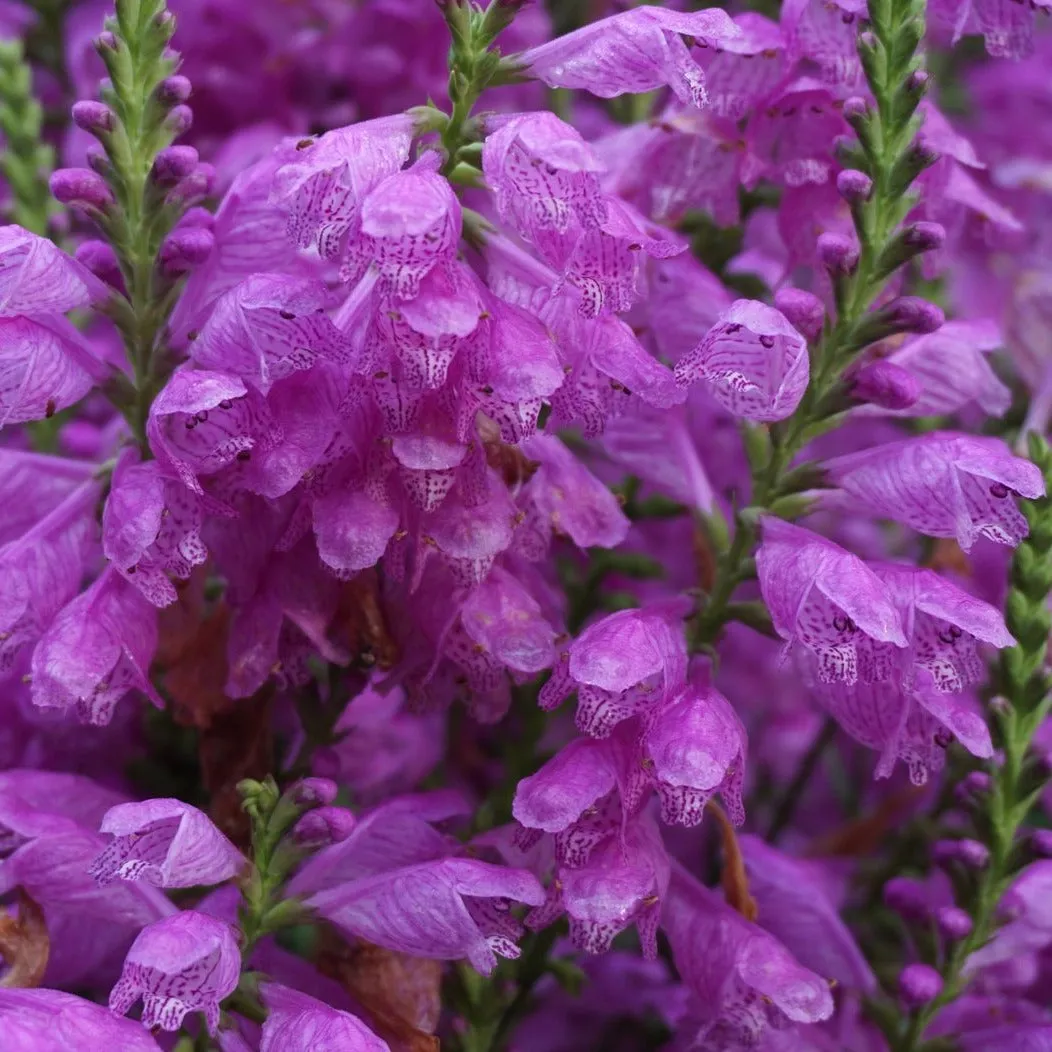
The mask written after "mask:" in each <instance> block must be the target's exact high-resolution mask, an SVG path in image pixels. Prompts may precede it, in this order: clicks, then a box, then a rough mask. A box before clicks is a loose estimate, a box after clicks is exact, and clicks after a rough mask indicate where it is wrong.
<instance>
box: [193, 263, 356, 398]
mask: <svg viewBox="0 0 1052 1052" xmlns="http://www.w3.org/2000/svg"><path fill="white" fill-rule="evenodd" d="M328 301H329V295H328V292H327V291H326V289H325V286H324V285H322V284H321V282H316V281H312V280H310V279H307V278H292V277H288V276H286V275H284V274H253V275H252V276H251V277H249V278H246V279H245V280H244V281H242V282H240V283H239V284H238V285H236V286H235V287H234V288H232V289H231V290H230V291H229V292H227V293H225V294H224V295H223V296H221V297H220V299H219V301H218V302H217V303H216V305H215V308H214V309H213V311H212V314H211V316H210V317H209V319H208V321H207V322H206V323H205V324H204V326H203V327H202V329H201V331H200V333H199V334H198V337H197V339H195V340H194V341H193V343H192V344H191V345H190V354H191V357H192V358H193V360H194V361H195V362H196V363H197V365H198V366H200V367H201V368H203V369H215V370H220V371H224V372H228V373H233V374H235V375H236V376H240V377H241V378H242V379H243V380H245V381H247V382H248V383H250V384H252V385H253V386H254V387H255V388H256V389H257V390H258V391H260V392H262V393H263V394H266V393H267V392H268V391H269V390H270V388H271V386H272V385H273V384H274V383H276V382H277V381H278V380H281V379H283V378H284V377H286V376H291V375H292V373H294V372H296V371H298V370H300V369H309V368H310V367H311V366H312V365H313V364H314V363H315V362H316V361H317V360H318V359H319V358H325V359H327V360H330V361H336V362H344V363H345V362H347V361H349V359H350V354H351V352H350V346H349V344H348V341H347V340H346V338H345V337H344V336H343V335H341V333H340V332H339V331H338V330H337V328H336V326H335V325H333V323H332V321H330V319H329V317H328V315H327V314H326V313H325V308H326V306H327V305H328Z"/></svg>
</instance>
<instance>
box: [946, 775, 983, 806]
mask: <svg viewBox="0 0 1052 1052" xmlns="http://www.w3.org/2000/svg"><path fill="white" fill-rule="evenodd" d="M992 786H993V780H992V779H991V778H990V776H989V775H988V774H987V773H986V772H985V771H971V772H970V773H969V774H967V775H966V776H965V778H964V779H963V781H961V782H958V783H957V786H956V788H955V789H954V791H953V795H954V797H955V798H956V800H957V802H958V803H962V804H965V803H971V802H972V801H973V800H974V799H975V798H976V797H977V796H982V795H984V794H985V793H988V792H989V791H990V789H991V787H992Z"/></svg>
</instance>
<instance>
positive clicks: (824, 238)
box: [818, 234, 859, 274]
mask: <svg viewBox="0 0 1052 1052" xmlns="http://www.w3.org/2000/svg"><path fill="white" fill-rule="evenodd" d="M858 256H859V248H858V242H856V241H855V240H854V239H853V238H850V237H847V236H845V235H844V234H820V235H819V238H818V258H819V259H820V260H821V261H822V265H823V266H824V267H825V268H826V270H828V271H829V273H830V274H850V273H851V272H852V271H853V270H854V269H855V267H857V266H858Z"/></svg>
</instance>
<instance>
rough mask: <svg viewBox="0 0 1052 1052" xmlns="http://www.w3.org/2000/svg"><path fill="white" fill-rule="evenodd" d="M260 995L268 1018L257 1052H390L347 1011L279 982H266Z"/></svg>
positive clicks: (385, 1044) (381, 1041) (384, 1042)
mask: <svg viewBox="0 0 1052 1052" xmlns="http://www.w3.org/2000/svg"><path fill="white" fill-rule="evenodd" d="M262 993H263V1003H264V1004H265V1005H266V1006H267V1018H266V1021H265V1022H264V1024H263V1036H262V1039H261V1042H260V1046H259V1052H390V1046H389V1045H388V1044H387V1042H386V1041H383V1040H381V1039H380V1038H379V1037H377V1036H376V1034H374V1033H373V1032H372V1031H371V1030H370V1029H369V1028H368V1027H367V1026H366V1025H365V1024H364V1023H363V1022H362V1021H361V1020H360V1019H359V1018H358V1017H357V1016H353V1015H351V1013H350V1012H341V1011H339V1010H337V1009H335V1008H332V1007H330V1006H329V1005H327V1004H325V1002H323V1001H319V1000H317V999H315V998H313V997H308V996H307V994H305V993H301V992H300V991H299V990H291V989H289V987H287V986H281V985H280V984H278V983H267V984H266V985H265V986H264V987H263V990H262Z"/></svg>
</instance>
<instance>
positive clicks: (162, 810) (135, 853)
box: [90, 799, 245, 888]
mask: <svg viewBox="0 0 1052 1052" xmlns="http://www.w3.org/2000/svg"><path fill="white" fill-rule="evenodd" d="M100 831H101V832H103V833H109V834H110V835H111V837H112V838H113V839H112V840H111V842H110V844H109V845H108V846H107V847H106V849H105V850H104V851H103V852H102V854H100V855H99V856H98V857H97V858H96V859H95V861H94V862H92V864H91V869H90V873H91V875H92V876H93V877H94V878H95V879H96V880H97V881H98V882H99V883H100V884H112V883H113V882H114V881H117V880H142V881H145V882H146V883H148V884H153V885H155V886H156V887H159V888H192V887H195V886H196V885H204V884H220V883H222V882H223V881H224V880H229V879H230V878H231V877H233V876H235V875H236V874H237V872H238V871H239V870H240V869H241V867H242V866H243V865H244V862H245V860H244V858H243V857H242V855H241V852H240V851H238V850H237V848H236V847H234V845H233V844H231V843H230V841H229V840H227V838H226V837H225V836H223V834H222V833H220V832H219V830H218V829H217V828H216V827H215V824H214V823H213V822H212V820H211V819H210V818H209V817H208V815H206V814H204V813H203V812H201V811H198V809H197V808H196V807H191V806H190V805H189V804H184V803H183V802H182V801H181V800H171V799H167V800H143V801H141V802H135V803H127V804H118V805H117V806H116V807H113V808H111V809H110V810H109V811H108V812H107V813H106V816H105V818H103V820H102V825H101V827H100Z"/></svg>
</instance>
